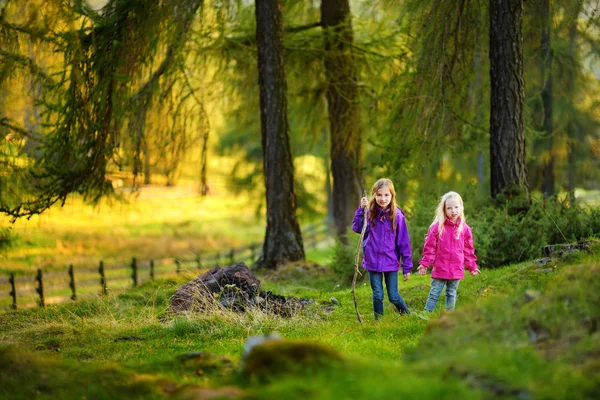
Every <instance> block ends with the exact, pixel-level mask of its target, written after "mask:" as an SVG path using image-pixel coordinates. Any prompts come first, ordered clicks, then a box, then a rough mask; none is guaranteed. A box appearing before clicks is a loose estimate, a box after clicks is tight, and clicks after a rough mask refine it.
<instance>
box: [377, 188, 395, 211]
mask: <svg viewBox="0 0 600 400" xmlns="http://www.w3.org/2000/svg"><path fill="white" fill-rule="evenodd" d="M375 201H376V202H377V205H378V206H379V207H381V208H382V209H384V210H385V209H387V208H388V206H389V205H390V202H391V201H392V193H390V189H389V188H388V187H387V186H384V187H382V188H381V189H379V190H378V191H376V192H375Z"/></svg>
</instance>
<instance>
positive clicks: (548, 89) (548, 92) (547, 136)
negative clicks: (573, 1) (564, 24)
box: [540, 0, 555, 197]
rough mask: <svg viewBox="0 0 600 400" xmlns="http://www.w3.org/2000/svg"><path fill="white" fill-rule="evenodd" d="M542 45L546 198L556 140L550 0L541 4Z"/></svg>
mask: <svg viewBox="0 0 600 400" xmlns="http://www.w3.org/2000/svg"><path fill="white" fill-rule="evenodd" d="M540 11H541V13H540V14H541V15H540V17H541V19H542V43H541V50H542V51H541V54H540V56H541V74H542V92H541V96H542V104H543V106H544V122H543V131H544V139H543V140H544V147H545V149H546V151H548V160H547V161H546V163H545V164H544V167H543V172H542V174H543V177H542V192H543V193H544V197H549V196H553V195H554V186H555V184H554V150H553V145H554V139H553V130H554V128H553V122H552V114H553V112H552V111H553V110H552V58H553V54H552V46H551V34H552V25H551V24H552V19H551V13H550V0H544V1H543V2H542V4H541V10H540Z"/></svg>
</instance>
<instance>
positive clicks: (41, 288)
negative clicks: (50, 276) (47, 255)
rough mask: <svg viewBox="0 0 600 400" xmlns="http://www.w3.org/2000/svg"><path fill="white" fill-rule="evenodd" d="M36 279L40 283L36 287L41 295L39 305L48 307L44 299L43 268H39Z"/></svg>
mask: <svg viewBox="0 0 600 400" xmlns="http://www.w3.org/2000/svg"><path fill="white" fill-rule="evenodd" d="M35 280H36V281H37V283H38V287H37V288H36V289H35V291H36V292H38V294H39V295H40V302H39V305H40V307H46V302H45V301H44V276H43V274H42V269H41V268H38V270H37V276H36V278H35Z"/></svg>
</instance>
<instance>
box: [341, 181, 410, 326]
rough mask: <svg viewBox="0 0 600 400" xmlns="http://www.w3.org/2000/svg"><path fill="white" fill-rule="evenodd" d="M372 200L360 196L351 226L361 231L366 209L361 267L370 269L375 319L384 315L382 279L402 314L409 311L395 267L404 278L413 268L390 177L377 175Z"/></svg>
mask: <svg viewBox="0 0 600 400" xmlns="http://www.w3.org/2000/svg"><path fill="white" fill-rule="evenodd" d="M371 194H372V198H371V201H369V199H368V198H367V197H363V198H362V199H361V200H360V207H359V208H358V209H357V210H356V213H355V214H354V220H353V221H352V230H353V231H354V232H356V233H360V232H361V231H362V226H363V221H364V217H365V211H364V210H365V207H367V206H368V209H367V228H366V231H365V236H364V240H363V263H362V265H363V268H364V269H366V270H367V271H369V282H370V283H371V289H372V291H373V311H374V312H375V319H378V318H379V317H381V316H382V315H383V281H384V280H385V287H386V289H387V294H388V299H389V300H390V302H391V303H392V304H394V305H395V306H396V308H397V309H398V311H399V312H400V313H401V314H403V313H407V314H410V311H409V309H408V307H407V305H406V303H405V302H404V299H402V297H401V296H400V293H398V270H399V269H400V267H402V273H403V274H404V280H405V281H406V280H408V278H409V277H410V271H411V269H412V266H413V264H412V258H411V254H412V251H411V247H410V237H409V236H408V228H407V227H406V219H405V218H404V213H403V212H402V210H400V208H398V206H396V191H395V190H394V184H393V183H392V181H391V180H389V179H380V180H378V181H377V182H375V185H373V190H372V191H371Z"/></svg>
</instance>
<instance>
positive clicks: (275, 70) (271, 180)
mask: <svg viewBox="0 0 600 400" xmlns="http://www.w3.org/2000/svg"><path fill="white" fill-rule="evenodd" d="M255 12H256V42H257V46H258V83H259V88H260V119H261V141H262V152H263V165H264V175H265V187H266V192H267V230H266V233H265V241H264V244H263V251H262V254H261V256H260V258H259V260H258V261H257V266H259V267H267V268H277V266H279V265H280V264H284V263H286V262H288V261H296V260H302V259H304V247H303V244H302V236H301V234H300V227H299V225H298V221H297V220H296V193H295V191H294V164H293V160H292V153H291V149H290V137H289V124H288V118H287V99H286V89H287V88H286V82H285V72H284V69H283V22H282V13H281V0H257V1H256V6H255Z"/></svg>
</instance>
